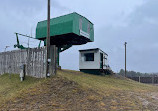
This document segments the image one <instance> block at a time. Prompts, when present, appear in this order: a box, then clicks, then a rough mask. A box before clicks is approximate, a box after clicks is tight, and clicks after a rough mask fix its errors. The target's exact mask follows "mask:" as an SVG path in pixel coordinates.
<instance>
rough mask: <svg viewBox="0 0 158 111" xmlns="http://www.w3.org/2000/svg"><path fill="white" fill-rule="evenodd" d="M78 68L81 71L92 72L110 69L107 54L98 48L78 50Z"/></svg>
mask: <svg viewBox="0 0 158 111" xmlns="http://www.w3.org/2000/svg"><path fill="white" fill-rule="evenodd" d="M79 53H80V55H79V69H80V71H82V72H86V73H94V74H96V73H97V72H100V71H101V70H110V67H109V65H108V54H106V53H105V52H103V51H102V50H101V49H99V48H95V49H86V50H79Z"/></svg>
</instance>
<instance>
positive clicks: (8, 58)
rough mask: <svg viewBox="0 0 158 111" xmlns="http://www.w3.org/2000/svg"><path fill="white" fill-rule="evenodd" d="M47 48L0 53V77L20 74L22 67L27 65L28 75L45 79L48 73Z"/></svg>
mask: <svg viewBox="0 0 158 111" xmlns="http://www.w3.org/2000/svg"><path fill="white" fill-rule="evenodd" d="M45 59H46V48H45V47H42V48H34V49H27V50H15V51H9V52H2V53H0V75H2V74H4V73H14V74H19V73H20V71H21V69H20V66H21V65H23V64H25V65H26V75H29V76H33V77H37V78H43V77H45V73H46V68H45V66H46V60H45Z"/></svg>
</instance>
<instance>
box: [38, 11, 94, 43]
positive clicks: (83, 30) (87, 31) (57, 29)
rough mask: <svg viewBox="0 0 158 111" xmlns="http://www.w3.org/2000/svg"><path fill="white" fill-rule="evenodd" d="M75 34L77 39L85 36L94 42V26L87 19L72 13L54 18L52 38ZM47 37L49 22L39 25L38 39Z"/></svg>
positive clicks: (51, 28)
mask: <svg viewBox="0 0 158 111" xmlns="http://www.w3.org/2000/svg"><path fill="white" fill-rule="evenodd" d="M69 33H74V34H76V37H80V36H84V37H86V38H88V39H89V41H94V28H93V24H92V23H91V22H90V21H89V20H88V19H86V18H85V17H83V16H81V15H79V14H77V13H71V14H68V15H64V16H60V17H57V18H53V19H51V21H50V36H51V37H53V36H57V35H58V36H60V35H61V36H62V35H63V34H69ZM46 37H47V21H42V22H39V23H38V24H37V28H36V38H37V39H43V40H44V39H46Z"/></svg>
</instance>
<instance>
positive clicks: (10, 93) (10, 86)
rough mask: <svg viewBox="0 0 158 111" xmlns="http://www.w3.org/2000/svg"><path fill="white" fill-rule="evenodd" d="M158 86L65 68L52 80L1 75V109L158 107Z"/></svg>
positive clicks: (73, 109)
mask: <svg viewBox="0 0 158 111" xmlns="http://www.w3.org/2000/svg"><path fill="white" fill-rule="evenodd" d="M157 92H158V87H157V86H152V85H147V84H141V83H138V82H135V81H132V80H129V79H125V78H118V77H115V76H105V77H103V76H96V75H90V74H85V73H81V72H78V71H70V70H62V71H58V73H57V76H54V77H51V78H49V79H36V78H32V77H27V78H26V80H25V81H24V82H20V79H19V76H18V75H12V76H11V79H9V75H8V74H5V75H2V76H0V104H1V105H0V110H19V109H23V110H65V111H67V110H72V111H76V110H81V111H82V110H83V111H85V110H87V111H88V110H93V111H96V110H99V111H106V110H107V111H110V110H111V111H115V110H120V111H124V110H134V111H135V110H138V111H139V110H149V111H150V110H151V111H155V110H158V93H157Z"/></svg>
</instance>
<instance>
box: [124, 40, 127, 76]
mask: <svg viewBox="0 0 158 111" xmlns="http://www.w3.org/2000/svg"><path fill="white" fill-rule="evenodd" d="M124 45H125V77H127V72H126V45H127V42H125V44H124Z"/></svg>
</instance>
